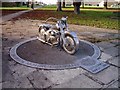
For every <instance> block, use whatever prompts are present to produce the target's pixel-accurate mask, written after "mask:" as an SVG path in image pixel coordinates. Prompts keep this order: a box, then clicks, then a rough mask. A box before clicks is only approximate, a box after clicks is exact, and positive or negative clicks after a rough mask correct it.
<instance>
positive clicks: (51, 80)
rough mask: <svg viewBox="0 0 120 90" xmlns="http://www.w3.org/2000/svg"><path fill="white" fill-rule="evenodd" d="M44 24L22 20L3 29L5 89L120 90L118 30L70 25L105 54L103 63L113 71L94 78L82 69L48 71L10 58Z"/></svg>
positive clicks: (3, 76)
mask: <svg viewBox="0 0 120 90" xmlns="http://www.w3.org/2000/svg"><path fill="white" fill-rule="evenodd" d="M41 22H42V21H40V20H30V19H20V20H16V21H12V20H11V21H10V20H9V21H6V20H5V21H4V22H2V23H1V24H0V26H1V27H2V33H1V34H2V47H1V48H2V51H1V52H2V61H0V62H1V63H2V65H1V66H2V79H0V86H2V88H33V89H35V90H36V88H45V89H52V88H96V89H105V88H119V78H118V77H119V76H120V75H119V73H118V70H119V68H120V66H119V63H118V62H119V59H118V58H119V54H118V47H119V43H118V42H119V41H118V35H119V34H118V30H110V29H103V28H96V27H89V26H80V25H69V27H70V28H71V29H72V30H73V31H75V32H76V33H77V34H78V36H79V39H83V40H88V41H90V42H92V43H94V44H95V45H97V46H98V47H99V48H100V50H101V52H102V53H101V56H100V58H99V60H102V61H104V62H106V63H109V64H110V67H108V68H107V69H105V70H103V71H101V72H99V73H97V74H91V73H90V72H88V71H86V70H84V69H82V68H73V69H64V70H44V69H37V68H31V67H27V66H24V65H21V64H19V63H17V62H15V61H14V60H12V59H11V58H10V56H9V50H10V49H11V47H13V46H14V45H15V44H17V43H19V42H21V41H24V40H26V39H29V38H33V37H36V36H37V35H38V24H40V23H41Z"/></svg>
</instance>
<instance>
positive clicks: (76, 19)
mask: <svg viewBox="0 0 120 90" xmlns="http://www.w3.org/2000/svg"><path fill="white" fill-rule="evenodd" d="M39 10H44V11H45V10H48V11H46V12H47V14H48V15H49V16H50V14H52V13H51V12H52V11H53V14H54V15H52V16H54V17H59V18H60V17H62V16H64V15H66V16H68V17H69V19H68V23H70V24H77V25H86V26H93V27H99V28H108V29H116V30H120V27H119V26H118V19H119V18H120V17H119V16H118V14H115V13H113V11H111V10H103V9H99V10H98V9H94V10H92V9H91V10H88V9H81V14H79V15H76V14H74V12H73V8H64V9H63V12H56V11H55V10H56V8H47V7H45V8H41V9H39ZM49 10H50V11H49ZM51 10H52V11H51ZM49 12H50V13H49Z"/></svg>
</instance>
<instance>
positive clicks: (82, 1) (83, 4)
mask: <svg viewBox="0 0 120 90" xmlns="http://www.w3.org/2000/svg"><path fill="white" fill-rule="evenodd" d="M82 8H84V0H82Z"/></svg>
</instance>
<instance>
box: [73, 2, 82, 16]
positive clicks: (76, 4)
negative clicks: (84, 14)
mask: <svg viewBox="0 0 120 90" xmlns="http://www.w3.org/2000/svg"><path fill="white" fill-rule="evenodd" d="M79 1H81V0H79ZM73 5H74V13H75V14H80V5H81V2H78V0H77V1H76V0H74V2H73Z"/></svg>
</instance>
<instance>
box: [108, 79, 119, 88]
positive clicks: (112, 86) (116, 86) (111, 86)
mask: <svg viewBox="0 0 120 90" xmlns="http://www.w3.org/2000/svg"><path fill="white" fill-rule="evenodd" d="M118 84H119V82H118V81H116V82H115V83H113V84H112V85H110V86H108V89H109V88H119V85H118Z"/></svg>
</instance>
